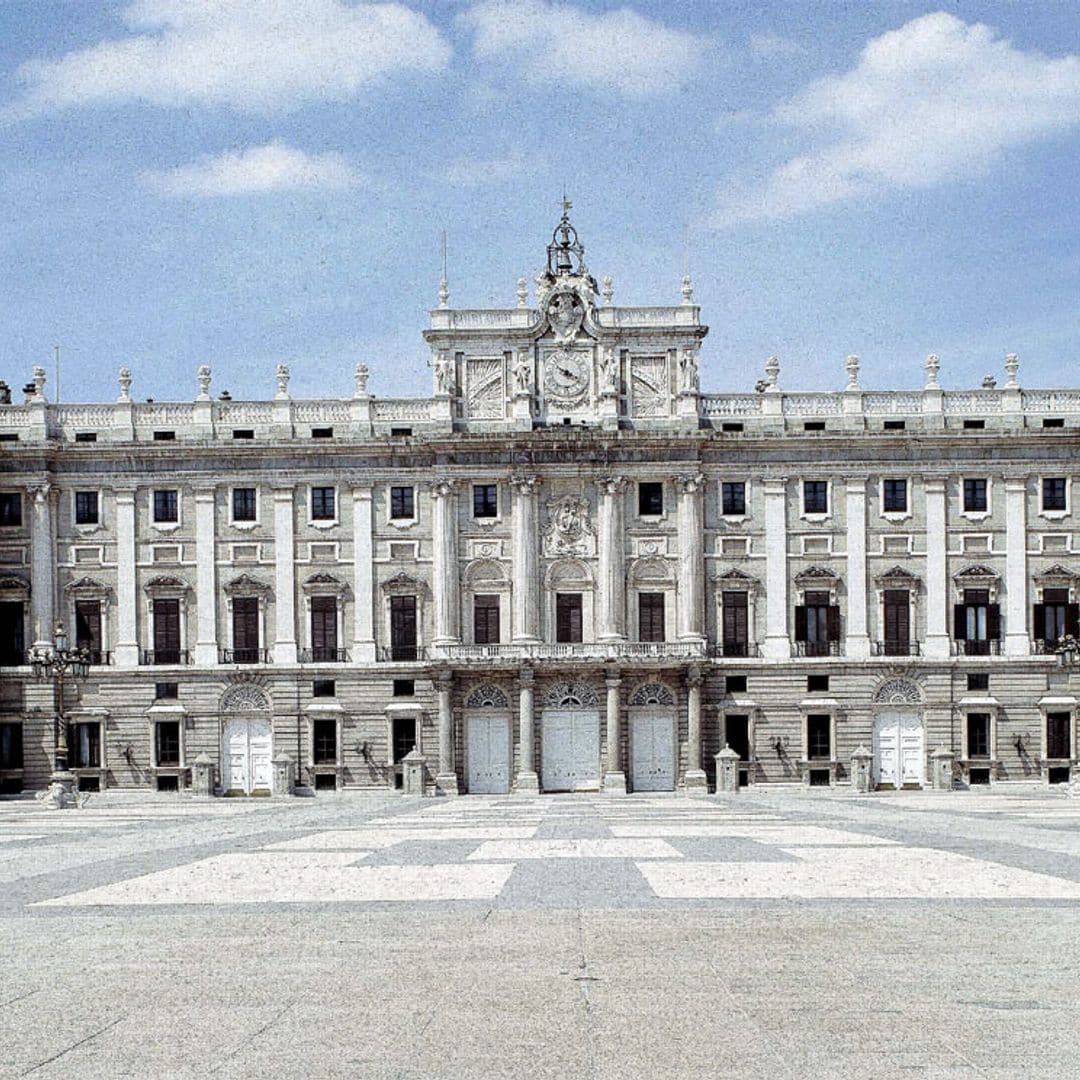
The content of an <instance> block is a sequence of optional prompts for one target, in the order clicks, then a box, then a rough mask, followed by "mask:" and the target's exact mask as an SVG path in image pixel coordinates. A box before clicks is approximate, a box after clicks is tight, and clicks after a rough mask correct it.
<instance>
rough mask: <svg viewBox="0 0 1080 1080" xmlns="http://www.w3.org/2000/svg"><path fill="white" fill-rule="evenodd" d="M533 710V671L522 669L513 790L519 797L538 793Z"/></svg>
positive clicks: (519, 685) (538, 783)
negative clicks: (517, 764)
mask: <svg viewBox="0 0 1080 1080" xmlns="http://www.w3.org/2000/svg"><path fill="white" fill-rule="evenodd" d="M534 708H535V687H534V680H533V670H532V668H529V667H524V668H522V669H521V672H520V674H519V675H518V730H519V732H520V739H521V746H520V749H519V756H518V762H519V766H518V774H517V777H516V778H515V780H514V790H515V791H516V792H517V793H518V794H520V795H529V794H537V793H538V792H539V791H540V778H539V777H538V776H537V775H536V733H535V732H536V722H535V713H534Z"/></svg>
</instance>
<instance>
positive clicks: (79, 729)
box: [68, 723, 101, 769]
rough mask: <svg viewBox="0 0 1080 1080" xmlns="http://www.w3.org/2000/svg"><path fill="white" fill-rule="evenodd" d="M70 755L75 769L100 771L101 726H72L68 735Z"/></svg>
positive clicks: (92, 724)
mask: <svg viewBox="0 0 1080 1080" xmlns="http://www.w3.org/2000/svg"><path fill="white" fill-rule="evenodd" d="M68 754H69V756H70V759H71V761H70V764H71V767H72V768H73V769H100V768H101V724H99V723H91V724H72V725H71V727H70V729H69V733H68Z"/></svg>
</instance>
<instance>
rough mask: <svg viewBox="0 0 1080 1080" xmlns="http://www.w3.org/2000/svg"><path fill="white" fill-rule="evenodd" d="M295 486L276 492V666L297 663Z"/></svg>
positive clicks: (277, 489) (281, 488)
mask: <svg viewBox="0 0 1080 1080" xmlns="http://www.w3.org/2000/svg"><path fill="white" fill-rule="evenodd" d="M294 516H295V507H294V500H293V488H292V485H291V484H290V485H288V486H287V487H276V488H274V610H275V612H276V615H277V618H276V619H275V627H274V662H275V663H278V664H295V663H296V562H295V559H296V551H295V547H296V544H295V540H294V528H295V524H294Z"/></svg>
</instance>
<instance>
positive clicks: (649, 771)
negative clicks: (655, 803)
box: [629, 682, 676, 791]
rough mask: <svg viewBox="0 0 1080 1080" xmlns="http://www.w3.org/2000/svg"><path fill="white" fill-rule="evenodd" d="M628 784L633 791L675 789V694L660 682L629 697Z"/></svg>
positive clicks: (642, 688) (646, 686)
mask: <svg viewBox="0 0 1080 1080" xmlns="http://www.w3.org/2000/svg"><path fill="white" fill-rule="evenodd" d="M629 713H630V782H631V785H632V786H633V790H634V791H674V790H675V747H676V741H675V724H676V719H675V695H674V694H673V693H672V692H671V690H670V689H669V688H668V687H666V686H665V685H664V684H663V683H658V682H650V683H645V684H644V685H642V686H639V687H638V688H637V689H636V690H635V691H634V692H633V693H632V694H631V695H630V705H629Z"/></svg>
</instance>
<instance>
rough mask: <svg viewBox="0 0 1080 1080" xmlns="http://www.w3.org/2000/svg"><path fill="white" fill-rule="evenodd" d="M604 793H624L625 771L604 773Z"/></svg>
mask: <svg viewBox="0 0 1080 1080" xmlns="http://www.w3.org/2000/svg"><path fill="white" fill-rule="evenodd" d="M604 794H605V795H625V794H626V773H624V772H609V773H605V774H604Z"/></svg>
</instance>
